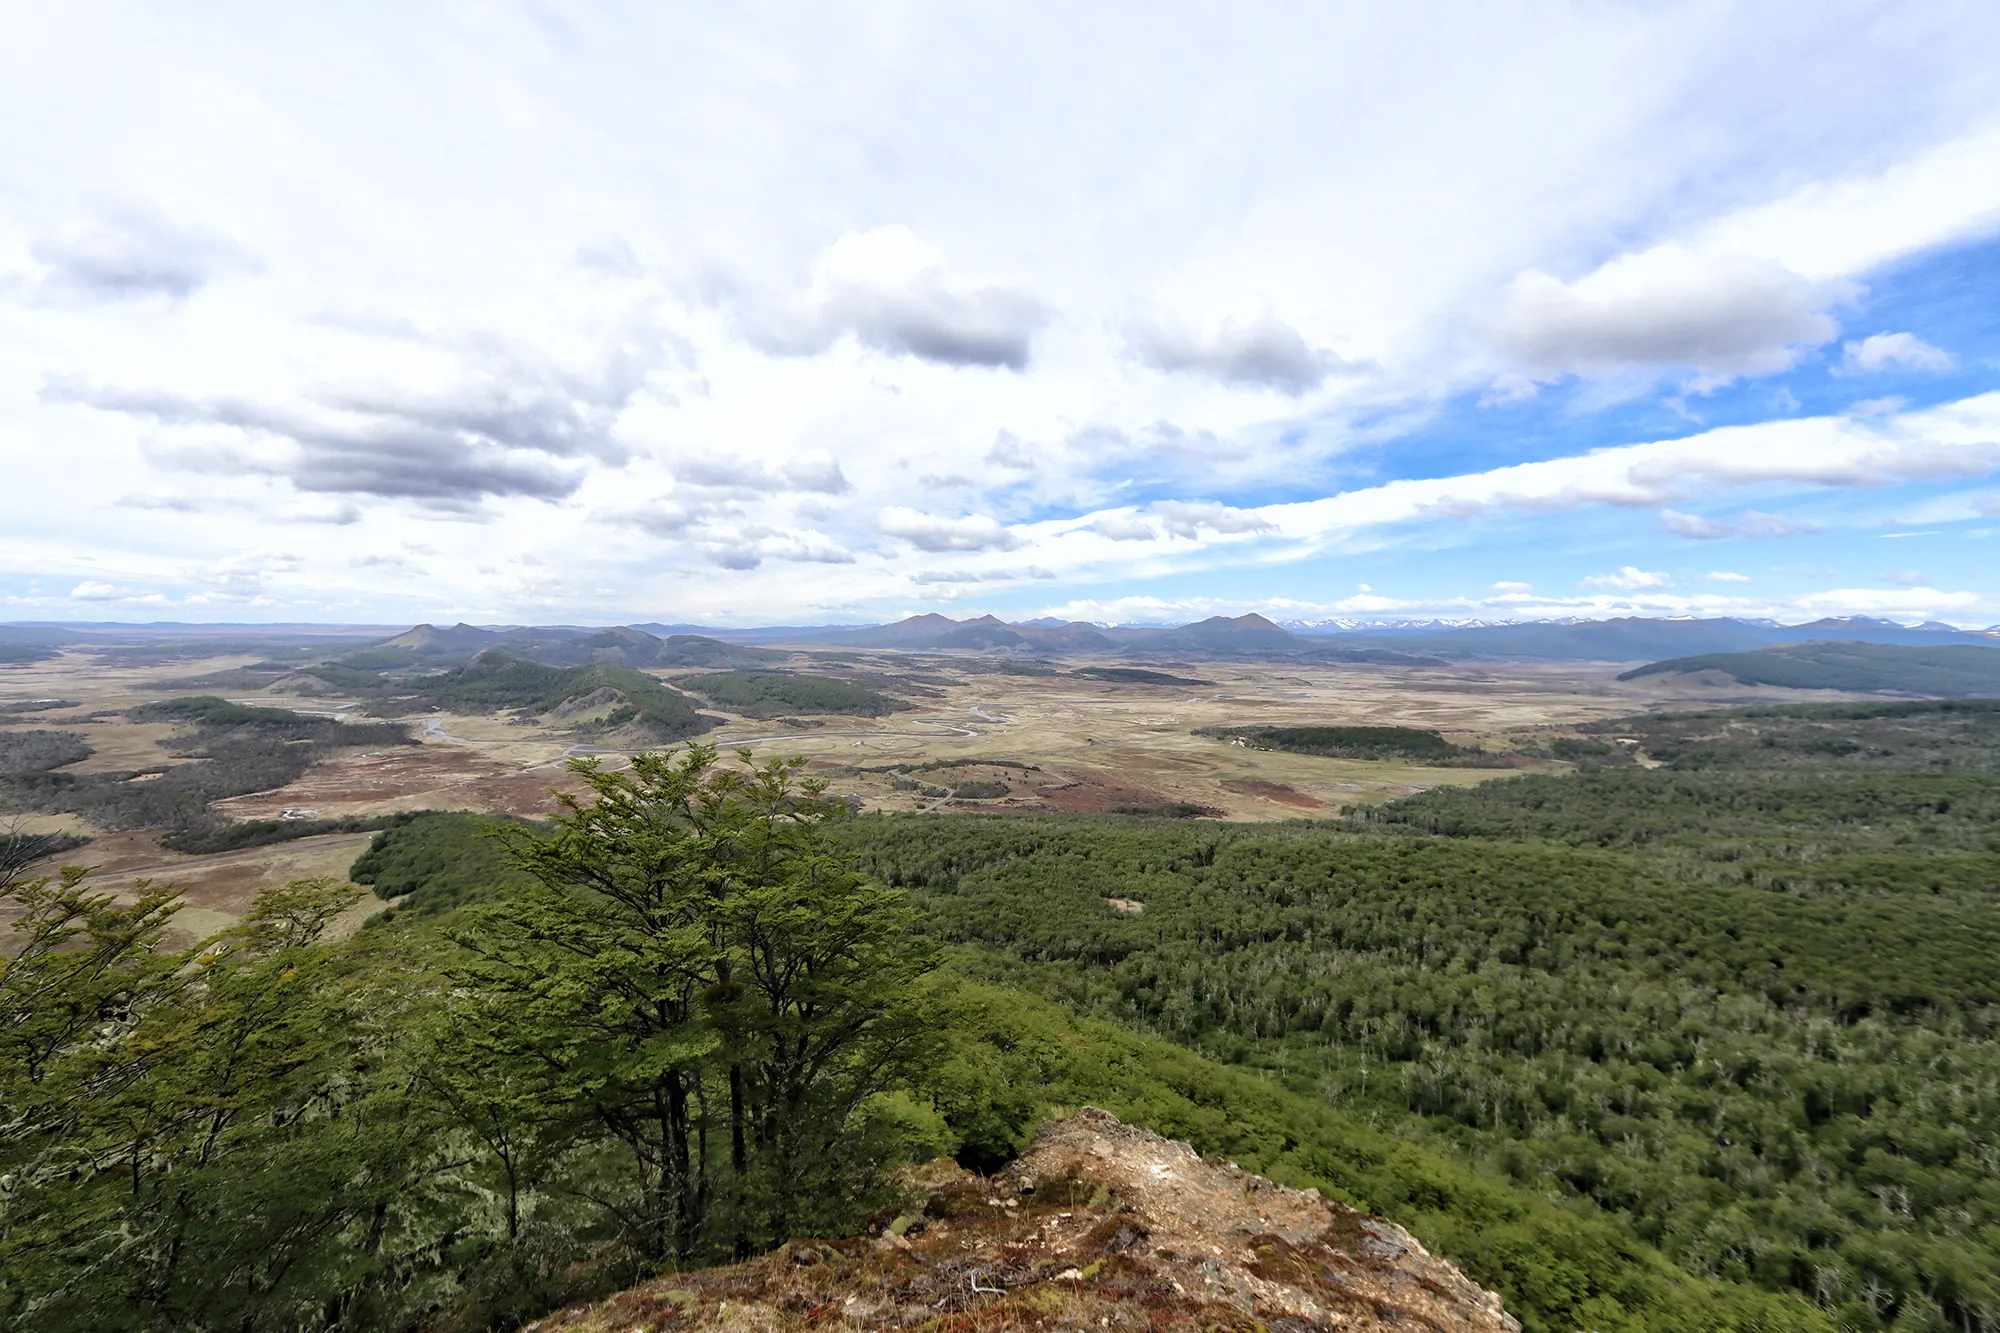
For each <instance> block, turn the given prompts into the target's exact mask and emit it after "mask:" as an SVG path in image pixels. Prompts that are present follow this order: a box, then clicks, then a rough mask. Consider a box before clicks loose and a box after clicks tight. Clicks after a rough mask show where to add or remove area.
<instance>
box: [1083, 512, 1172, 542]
mask: <svg viewBox="0 0 2000 1333" xmlns="http://www.w3.org/2000/svg"><path fill="white" fill-rule="evenodd" d="M1090 530H1091V531H1092V532H1095V533H1096V534H1097V535H1098V536H1100V537H1104V538H1107V539H1109V540H1111V541H1114V542H1151V541H1158V540H1159V539H1160V534H1159V532H1158V531H1157V530H1156V529H1155V528H1154V527H1153V525H1152V524H1150V523H1147V522H1145V521H1144V520H1143V519H1140V518H1138V517H1136V516H1134V515H1131V514H1106V515H1104V516H1103V517H1102V518H1100V519H1098V520H1097V521H1096V522H1095V523H1093V524H1091V525H1090Z"/></svg>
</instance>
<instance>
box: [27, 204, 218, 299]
mask: <svg viewBox="0 0 2000 1333" xmlns="http://www.w3.org/2000/svg"><path fill="white" fill-rule="evenodd" d="M28 253H29V254H30V255H31V256H33V257H34V259H35V260H36V262H38V263H40V264H42V265H43V266H44V267H45V268H46V270H47V272H46V274H45V276H44V277H43V278H42V280H41V282H40V285H39V287H38V288H37V290H36V296H37V297H38V299H40V300H43V301H51V302H64V301H85V302H89V301H134V300H144V299H146V298H153V297H157V298H163V299H165V300H168V301H185V300H186V299H187V298H189V297H190V296H193V295H194V294H195V293H196V292H198V291H200V290H201V289H202V288H203V287H205V286H207V285H208V284H209V283H210V282H213V281H215V280H216V279H217V278H221V277H225V276H228V275H230V274H235V273H246V272H254V271H255V270H256V269H257V267H258V265H257V263H256V261H255V260H253V259H251V258H250V256H249V255H248V254H247V253H246V252H245V251H244V250H243V249H242V247H240V246H238V245H237V244H236V243H235V242H234V241H231V240H230V239H229V238H228V237H226V236H223V235H221V234H220V233H218V232H215V231H211V230H209V229H207V228H205V227H199V226H192V225H189V224H187V223H185V222H179V221H176V220H174V219H172V218H168V217H165V216H163V215H162V214H160V213H159V212H157V211H156V210H154V209H153V208H151V207H149V206H147V205H145V204H137V203H121V204H114V205H110V206H107V207H105V208H103V209H102V210H100V212H99V214H98V216H97V217H96V218H94V219H92V220H91V221H90V222H88V223H86V224H83V225H81V226H75V227H70V228H66V229H64V230H62V231H59V232H56V233H54V234H51V235H47V236H44V237H42V238H40V239H39V240H36V241H35V242H33V243H32V244H31V245H29V247H28Z"/></svg>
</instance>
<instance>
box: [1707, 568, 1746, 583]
mask: <svg viewBox="0 0 2000 1333" xmlns="http://www.w3.org/2000/svg"><path fill="white" fill-rule="evenodd" d="M1702 577H1703V578H1705V579H1707V580H1708V581H1709V582H1710V583H1748V582H1750V576H1749V575H1748V574H1738V573H1736V572H1734V571H1733V570H1727V569H1711V570H1710V571H1708V573H1706V574H1703V575H1702Z"/></svg>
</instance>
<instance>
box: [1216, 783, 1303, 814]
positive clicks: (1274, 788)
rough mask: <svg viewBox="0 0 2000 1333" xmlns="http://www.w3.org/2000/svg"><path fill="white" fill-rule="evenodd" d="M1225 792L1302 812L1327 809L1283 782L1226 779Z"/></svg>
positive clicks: (1223, 786) (1223, 785) (1223, 787)
mask: <svg viewBox="0 0 2000 1333" xmlns="http://www.w3.org/2000/svg"><path fill="white" fill-rule="evenodd" d="M1221 785H1222V789H1223V790H1224V791H1233V792H1235V793H1236V794H1237V795H1238V796H1255V797H1256V798H1257V799H1259V800H1261V801H1275V802H1277V803H1278V804H1279V805H1291V806H1297V807H1298V808H1299V809H1301V810H1321V809H1324V808H1325V807H1324V806H1322V805H1321V804H1320V803H1319V802H1318V801H1315V800H1314V799H1313V798H1312V797H1310V796H1308V795H1306V794H1305V793H1304V792H1302V791H1295V790H1294V789H1292V788H1290V787H1287V786H1286V785H1285V784H1284V783H1282V782H1264V781H1261V780H1259V779H1257V778H1224V779H1223V780H1222V784H1221Z"/></svg>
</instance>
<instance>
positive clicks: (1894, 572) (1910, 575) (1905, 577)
mask: <svg viewBox="0 0 2000 1333" xmlns="http://www.w3.org/2000/svg"><path fill="white" fill-rule="evenodd" d="M1882 577H1883V578H1884V579H1887V580H1888V581H1889V582H1891V583H1900V584H1902V585H1903V586H1904V587H1906V588H1920V587H1924V586H1926V585H1928V584H1929V583H1930V581H1931V578H1930V575H1928V574H1926V573H1924V572H1923V571H1922V570H1920V569H1890V570H1884V571H1883V573H1882Z"/></svg>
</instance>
